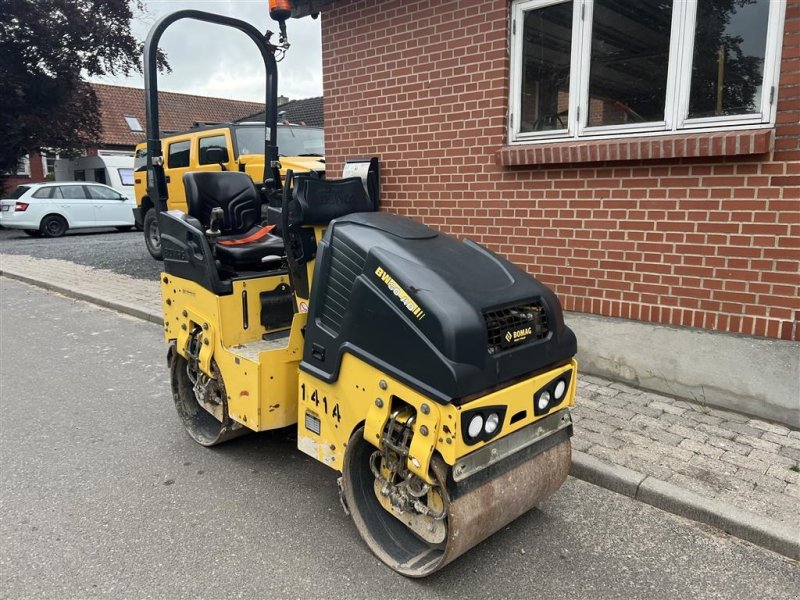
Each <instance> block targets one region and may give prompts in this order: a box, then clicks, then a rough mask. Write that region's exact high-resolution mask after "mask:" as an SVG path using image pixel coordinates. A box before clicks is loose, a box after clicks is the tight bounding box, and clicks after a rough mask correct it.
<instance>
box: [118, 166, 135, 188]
mask: <svg viewBox="0 0 800 600" xmlns="http://www.w3.org/2000/svg"><path fill="white" fill-rule="evenodd" d="M117 173H119V180H120V182H121V183H122V185H133V169H117Z"/></svg>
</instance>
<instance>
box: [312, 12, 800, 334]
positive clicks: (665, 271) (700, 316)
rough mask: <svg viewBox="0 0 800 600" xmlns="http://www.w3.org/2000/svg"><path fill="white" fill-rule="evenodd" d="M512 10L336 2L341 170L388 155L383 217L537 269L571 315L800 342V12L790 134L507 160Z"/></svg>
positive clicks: (639, 144) (544, 152)
mask: <svg viewBox="0 0 800 600" xmlns="http://www.w3.org/2000/svg"><path fill="white" fill-rule="evenodd" d="M509 5H510V3H509V2H508V1H507V0H494V1H493V2H471V1H469V0H451V1H441V2H440V1H434V0H416V1H412V0H386V1H381V2H376V1H368V0H337V1H335V2H333V4H332V6H331V7H330V8H329V9H328V10H326V11H325V15H324V18H323V20H322V46H323V74H324V75H323V77H324V91H325V123H326V130H325V134H326V155H327V164H328V173H329V174H330V175H333V176H336V175H338V174H339V173H340V172H341V168H342V164H343V161H344V159H345V158H347V157H350V156H370V155H375V156H379V157H380V158H381V161H382V163H381V164H382V169H383V171H382V193H383V202H384V207H385V208H387V209H389V210H392V211H396V212H400V213H404V214H407V215H410V216H412V217H415V218H419V219H421V220H423V221H424V222H426V223H428V224H430V225H433V226H436V227H438V228H440V229H442V230H444V231H446V232H448V233H451V234H454V235H457V236H461V237H469V238H471V239H474V240H476V241H479V242H482V243H484V244H486V245H488V246H489V247H491V248H492V249H494V250H496V251H498V252H500V253H502V254H504V255H507V256H509V257H510V258H511V259H512V260H514V261H515V262H517V263H521V264H524V265H525V266H526V267H527V268H528V269H529V270H530V271H531V272H532V273H533V274H535V275H536V276H537V277H539V278H540V279H542V280H543V281H544V282H545V283H547V284H549V285H550V286H552V287H553V288H554V289H555V291H556V292H557V293H558V295H559V296H560V298H561V300H562V302H563V304H564V308H565V309H566V310H570V311H578V312H586V313H593V314H597V315H604V316H610V317H623V318H629V319H638V320H643V321H650V322H656V323H662V324H671V325H682V326H692V327H700V328H705V329H711V330H717V331H726V332H732V333H742V334H748V335H757V336H768V337H771V338H780V339H795V340H798V339H800V323H798V320H799V319H800V125H799V124H798V122H799V121H800V2H798V1H797V0H790V2H789V6H788V9H787V13H786V26H785V33H784V43H783V56H782V64H781V79H780V87H779V91H778V117H777V125H776V127H775V129H774V130H767V131H766V132H764V130H750V131H748V132H746V133H736V134H733V133H731V132H725V131H722V130H721V131H720V133H719V134H712V135H700V134H694V135H676V136H664V137H663V138H637V139H633V138H631V139H627V138H626V139H624V140H619V139H618V140H613V141H605V142H585V141H582V142H580V143H575V142H570V143H563V142H561V143H556V144H540V145H536V146H534V145H531V146H527V147H526V146H507V145H506V144H507V135H506V125H507V123H506V113H507V110H508V106H507V104H508V85H509V79H508V76H509V56H508V50H507V46H508V10H509Z"/></svg>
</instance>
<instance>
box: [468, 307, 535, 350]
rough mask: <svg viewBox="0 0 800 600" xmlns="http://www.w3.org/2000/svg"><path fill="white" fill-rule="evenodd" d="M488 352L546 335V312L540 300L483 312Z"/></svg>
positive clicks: (528, 341) (532, 340)
mask: <svg viewBox="0 0 800 600" xmlns="http://www.w3.org/2000/svg"><path fill="white" fill-rule="evenodd" d="M483 318H484V319H485V320H486V334H487V338H488V350H489V354H494V353H495V352H499V351H500V350H505V349H506V348H511V347H513V346H518V345H520V344H524V343H530V342H535V341H536V340H541V339H544V338H545V337H547V334H548V333H549V329H548V327H547V313H546V312H545V309H544V306H543V305H542V302H541V301H540V300H534V301H532V302H526V303H525V304H518V305H517V306H510V307H508V308H503V309H500V310H493V311H491V312H487V313H484V315H483Z"/></svg>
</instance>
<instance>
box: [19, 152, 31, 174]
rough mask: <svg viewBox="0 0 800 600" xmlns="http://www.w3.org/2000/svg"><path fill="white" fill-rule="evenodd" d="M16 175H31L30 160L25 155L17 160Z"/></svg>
mask: <svg viewBox="0 0 800 600" xmlns="http://www.w3.org/2000/svg"><path fill="white" fill-rule="evenodd" d="M16 174H17V175H23V176H24V175H27V176H30V174H31V159H30V156H29V155H27V154H26V155H25V156H23V157H22V158H20V159H19V162H18V163H17V171H16Z"/></svg>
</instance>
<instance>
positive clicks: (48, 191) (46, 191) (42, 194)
mask: <svg viewBox="0 0 800 600" xmlns="http://www.w3.org/2000/svg"><path fill="white" fill-rule="evenodd" d="M54 189H55V188H53V187H43V188H39V189H38V190H36V191H35V192H33V194H32V195H33V197H34V198H52V197H53V190H54Z"/></svg>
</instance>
